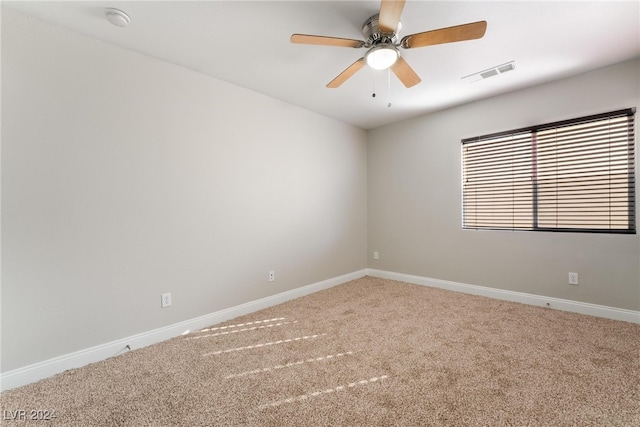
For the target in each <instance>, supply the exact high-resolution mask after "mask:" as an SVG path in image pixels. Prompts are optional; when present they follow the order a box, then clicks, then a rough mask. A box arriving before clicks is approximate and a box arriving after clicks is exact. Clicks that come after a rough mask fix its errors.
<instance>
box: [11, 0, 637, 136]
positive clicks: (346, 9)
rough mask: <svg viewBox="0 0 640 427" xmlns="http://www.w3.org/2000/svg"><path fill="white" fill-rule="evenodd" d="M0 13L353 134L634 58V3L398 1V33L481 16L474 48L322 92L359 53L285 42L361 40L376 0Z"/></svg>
mask: <svg viewBox="0 0 640 427" xmlns="http://www.w3.org/2000/svg"><path fill="white" fill-rule="evenodd" d="M2 7H9V8H11V9H15V10H18V11H21V12H23V13H27V14H29V15H33V16H35V17H37V18H40V19H42V20H45V21H49V22H52V23H55V24H57V25H60V26H63V27H67V28H70V29H72V30H75V31H78V32H80V33H84V34H87V35H89V36H91V37H95V38H97V39H100V40H104V41H106V42H109V43H113V44H116V45H119V46H122V47H125V48H128V49H131V50H134V51H137V52H140V53H143V54H146V55H149V56H152V57H156V58H160V59H162V60H165V61H168V62H171V63H174V64H178V65H181V66H183V67H186V68H189V69H191V70H195V71H198V72H201V73H204V74H207V75H210V76H213V77H216V78H218V79H221V80H224V81H227V82H231V83H234V84H236V85H238V86H242V87H245V88H248V89H251V90H254V91H256V92H260V93H263V94H266V95H269V96H271V97H274V98H277V99H280V100H282V101H285V102H288V103H291V104H294V105H298V106H300V107H303V108H306V109H309V110H312V111H315V112H318V113H320V114H323V115H326V116H329V117H333V118H335V119H338V120H340V121H343V122H347V123H351V124H353V125H355V126H358V127H361V128H364V129H372V128H375V127H378V126H381V125H385V124H388V123H392V122H396V121H399V120H402V119H406V118H409V117H414V116H418V115H421V114H424V113H428V112H432V111H436V110H439V109H443V108H447V107H451V106H454V105H457V104H461V103H465V102H469V101H472V100H476V99H481V98H486V97H489V96H494V95H496V94H499V93H504V92H508V91H511V90H515V89H519V88H523V87H527V86H531V85H536V84H539V83H542V82H545V81H550V80H554V79H558V78H562V77H566V76H570V75H574V74H579V73H582V72H584V71H587V70H591V69H595V68H599V67H603V66H606V65H609V64H613V63H616V62H621V61H624V60H627V59H631V58H634V57H638V56H640V2H639V1H628V2H622V1H598V2H578V1H534V2H520V1H508V2H507V1H466V2H465V1H411V0H409V1H407V3H406V5H405V8H404V12H403V14H402V31H401V34H400V36H401V37H402V36H404V35H408V34H413V33H417V32H422V31H428V30H432V29H438V28H442V27H449V26H453V25H459V24H465V23H469V22H475V21H481V20H485V21H487V32H486V34H485V36H484V37H483V38H482V39H479V40H472V41H465V42H459V43H451V44H445V45H438V46H431V47H424V48H416V49H410V50H401V53H402V55H403V57H404V58H405V59H406V60H407V61H408V62H409V64H410V65H411V66H412V67H413V69H414V70H415V71H416V72H417V73H418V74H419V75H420V76H421V78H422V83H420V84H419V85H417V86H414V87H413V88H409V89H407V88H405V87H404V86H403V85H402V84H401V83H400V82H399V81H398V80H397V78H396V77H395V76H394V75H393V74H391V75H390V76H389V75H388V72H387V71H375V72H374V71H373V70H371V69H369V68H366V67H365V68H364V69H362V70H361V71H359V72H358V73H357V74H356V75H355V76H354V77H352V78H351V79H349V80H348V81H347V82H346V83H344V84H343V85H342V86H341V87H339V88H337V89H327V88H326V87H325V85H326V84H327V83H328V82H329V81H330V80H332V79H333V78H334V77H335V76H336V75H337V74H339V73H340V72H341V71H342V70H343V69H345V68H346V67H347V66H349V65H350V64H351V63H352V62H354V61H355V60H356V59H358V58H360V57H361V56H363V54H364V53H365V51H366V50H365V49H353V48H341V47H330V46H315V45H297V44H296V45H294V44H291V43H290V42H289V37H290V35H291V34H292V33H306V34H316V35H328V36H335V37H345V38H354V39H362V38H363V37H362V34H361V28H362V25H363V23H364V21H365V20H366V19H367V18H368V17H369V16H371V15H373V14H375V13H377V12H378V10H379V7H380V3H379V1H368V0H367V1H238V0H235V1H194V2H188V1H138V2H129V1H66V2H57V1H46V2H26V1H17V2H8V1H3V2H2ZM106 7H116V8H119V9H121V10H123V11H125V12H126V13H127V14H129V15H130V17H131V20H132V22H131V24H130V25H129V26H128V27H126V28H119V27H116V26H113V25H111V24H110V23H109V22H107V21H106V20H105V19H104V9H105V8H106ZM509 61H515V65H516V69H515V70H514V71H511V72H509V73H505V74H502V75H498V76H496V77H492V78H490V79H486V80H481V81H478V82H475V83H469V82H467V81H465V80H462V79H461V77H463V76H466V75H469V74H472V73H475V72H478V71H482V70H485V69H487V68H491V67H493V66H496V65H500V64H503V63H505V62H509ZM389 82H390V84H389ZM374 91H375V92H376V93H377V96H376V97H375V98H374V97H372V93H373V92H374ZM389 102H391V107H388V103H389Z"/></svg>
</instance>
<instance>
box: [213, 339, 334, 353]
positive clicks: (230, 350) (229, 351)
mask: <svg viewBox="0 0 640 427" xmlns="http://www.w3.org/2000/svg"><path fill="white" fill-rule="evenodd" d="M324 335H327V334H316V335H305V336H303V337H296V338H288V339H286V340H278V341H271V342H265V343H260V344H254V345H248V346H245V347H236V348H229V349H226V350H218V351H212V352H210V353H205V354H203V355H202V356H214V355H217V354H224V353H232V352H235V351H244V350H251V349H254V348H263V347H270V346H272V345H278V344H286V343H290V342H296V341H304V340H309V339H313V338H318V337H321V336H324Z"/></svg>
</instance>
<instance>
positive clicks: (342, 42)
mask: <svg viewBox="0 0 640 427" xmlns="http://www.w3.org/2000/svg"><path fill="white" fill-rule="evenodd" d="M291 43H299V44H319V45H324V46H339V47H362V46H364V42H363V41H361V40H354V39H342V38H340V37H327V36H313V35H310V34H292V35H291Z"/></svg>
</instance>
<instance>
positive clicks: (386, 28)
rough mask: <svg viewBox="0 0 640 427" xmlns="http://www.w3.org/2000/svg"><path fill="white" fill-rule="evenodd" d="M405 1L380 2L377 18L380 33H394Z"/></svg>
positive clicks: (386, 0)
mask: <svg viewBox="0 0 640 427" xmlns="http://www.w3.org/2000/svg"><path fill="white" fill-rule="evenodd" d="M404 3H405V0H382V2H381V3H380V14H379V16H378V29H379V30H380V32H382V33H387V34H389V33H395V32H396V30H397V29H398V23H399V22H400V15H402V9H404Z"/></svg>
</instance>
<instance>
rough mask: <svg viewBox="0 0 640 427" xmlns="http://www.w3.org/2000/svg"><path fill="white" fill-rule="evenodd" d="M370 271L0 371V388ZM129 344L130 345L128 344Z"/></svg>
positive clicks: (35, 378) (335, 283)
mask: <svg viewBox="0 0 640 427" xmlns="http://www.w3.org/2000/svg"><path fill="white" fill-rule="evenodd" d="M366 272H367V270H366V269H363V270H360V271H355V272H353V273H348V274H344V275H342V276H338V277H333V278H331V279H327V280H323V281H321V282H317V283H313V284H310V285H307V286H303V287H301V288H297V289H292V290H290V291H286V292H282V293H279V294H276V295H272V296H269V297H265V298H261V299H259V300H256V301H251V302H248V303H245V304H241V305H238V306H235V307H230V308H227V309H224V310H220V311H216V312H214V313H210V314H206V315H204V316H200V317H196V318H194V319H189V320H185V321H183V322H179V323H174V324H172V325H169V326H165V327H162V328H158V329H154V330H152V331H148V332H143V333H140V334H136V335H132V336H129V337H126V338H122V339H119V340H116V341H111V342H108V343H105V344H101V345H97V346H95V347H91V348H87V349H84V350H80V351H76V352H73V353H69V354H65V355H63V356H59V357H56V358H53V359H49V360H45V361H43V362H39V363H34V364H32V365H29V366H25V367H22V368H18V369H14V370H12V371H7V372H3V373H2V374H0V390H1V391H5V390H10V389H12V388H16V387H20V386H23V385H26V384H30V383H33V382H36V381H39V380H41V379H44V378H48V377H51V376H53V375H55V374H58V373H60V372H64V371H66V370H68V369H74V368H79V367H82V366H85V365H88V364H90V363H95V362H99V361H101V360H105V359H108V358H110V357H113V356H116V355H119V354H120V353H122V352H124V351H126V350H128V349H131V350H133V349H136V348H142V347H146V346H148V345H151V344H156V343H159V342H161V341H165V340H168V339H170V338H173V337H177V336H179V335H183V334H185V333H187V332H188V331H193V330H199V329H202V328H205V327H207V326H210V325H214V324H216V323H220V322H224V321H226V320H229V319H233V318H235V317H238V316H242V315H245V314H249V313H253V312H254V311H258V310H262V309H264V308H268V307H271V306H274V305H277V304H281V303H283V302H286V301H289V300H292V299H295V298H299V297H302V296H305V295H309V294H312V293H314V292H318V291H321V290H324V289H329V288H331V287H334V286H337V285H340V284H343V283H346V282H349V281H351V280H355V279H358V278H361V277H364V276H365V275H366ZM127 346H128V347H127Z"/></svg>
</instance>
